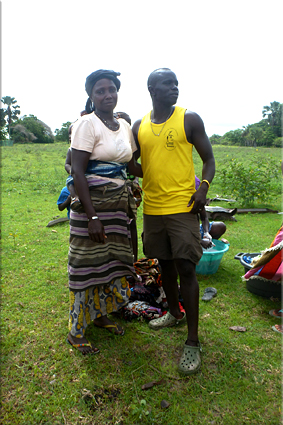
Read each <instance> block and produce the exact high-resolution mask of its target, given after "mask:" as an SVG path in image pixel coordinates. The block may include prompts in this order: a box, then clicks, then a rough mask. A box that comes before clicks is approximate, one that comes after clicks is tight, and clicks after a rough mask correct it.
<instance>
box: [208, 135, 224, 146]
mask: <svg viewBox="0 0 283 425" xmlns="http://www.w3.org/2000/svg"><path fill="white" fill-rule="evenodd" d="M220 139H221V136H219V134H213V135H212V136H211V137H210V138H209V140H210V143H211V144H212V145H214V144H216V143H219V140H220Z"/></svg>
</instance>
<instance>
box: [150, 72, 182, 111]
mask: <svg viewBox="0 0 283 425" xmlns="http://www.w3.org/2000/svg"><path fill="white" fill-rule="evenodd" d="M159 74H160V75H159V76H158V79H157V82H156V83H155V85H154V87H153V96H154V100H156V101H158V102H161V103H165V104H168V105H174V104H175V103H176V102H177V99H178V96H179V89H178V80H177V77H176V75H175V74H174V72H172V71H161V72H160V73H159Z"/></svg>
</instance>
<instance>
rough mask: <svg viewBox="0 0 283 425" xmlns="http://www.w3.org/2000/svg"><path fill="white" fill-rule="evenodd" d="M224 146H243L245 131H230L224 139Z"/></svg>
mask: <svg viewBox="0 0 283 425" xmlns="http://www.w3.org/2000/svg"><path fill="white" fill-rule="evenodd" d="M221 143H222V144H223V145H238V146H242V145H243V144H244V140H243V130H240V129H237V130H232V131H228V133H225V134H224V136H223V137H222V142H221Z"/></svg>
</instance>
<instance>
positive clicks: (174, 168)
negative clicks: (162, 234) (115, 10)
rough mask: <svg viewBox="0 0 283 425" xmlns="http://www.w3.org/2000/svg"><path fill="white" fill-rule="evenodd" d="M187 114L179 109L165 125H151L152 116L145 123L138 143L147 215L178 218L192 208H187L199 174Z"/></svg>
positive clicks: (144, 207) (139, 133) (176, 109)
mask: <svg viewBox="0 0 283 425" xmlns="http://www.w3.org/2000/svg"><path fill="white" fill-rule="evenodd" d="M185 111H186V109H184V108H181V107H180V106H175V110H174V112H173V114H172V115H171V117H170V118H169V119H168V120H167V122H166V124H165V125H164V123H162V124H154V123H151V120H150V116H151V112H149V113H148V114H147V115H146V116H145V117H143V119H142V121H141V124H140V128H139V132H138V142H139V145H140V152H141V166H142V170H143V182H142V187H143V191H144V196H143V212H144V214H149V215H166V214H177V213H183V212H189V211H190V210H191V208H192V207H189V208H188V207H187V205H188V202H189V200H190V198H191V196H192V195H193V193H194V192H195V171H194V164H193V157H192V150H193V145H192V144H191V143H189V142H188V140H187V137H186V133H185V128H184V115H185ZM154 133H155V134H154ZM158 134H159V136H157V135H158Z"/></svg>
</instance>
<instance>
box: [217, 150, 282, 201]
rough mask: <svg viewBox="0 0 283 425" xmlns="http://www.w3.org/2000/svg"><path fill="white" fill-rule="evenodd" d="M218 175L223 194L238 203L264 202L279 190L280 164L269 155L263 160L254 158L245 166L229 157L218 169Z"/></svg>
mask: <svg viewBox="0 0 283 425" xmlns="http://www.w3.org/2000/svg"><path fill="white" fill-rule="evenodd" d="M220 176H221V185H222V190H223V193H224V194H225V196H233V198H235V199H236V200H237V201H239V202H240V205H245V206H254V204H255V203H258V204H266V203H267V202H268V201H270V200H271V199H272V197H273V196H275V195H276V197H277V196H278V190H280V188H279V184H280V183H279V181H280V180H279V176H280V166H279V164H278V161H276V160H274V159H273V158H270V157H267V158H266V160H265V161H262V160H259V159H258V158H256V159H255V160H254V161H252V162H251V163H249V165H247V166H245V165H244V164H243V163H242V162H240V161H238V160H237V159H231V160H230V161H229V162H228V163H227V165H225V168H223V169H220Z"/></svg>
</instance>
